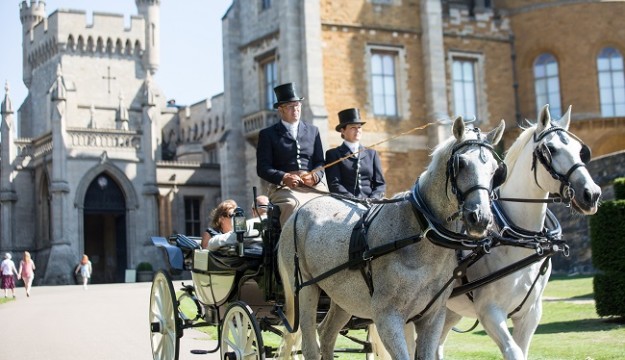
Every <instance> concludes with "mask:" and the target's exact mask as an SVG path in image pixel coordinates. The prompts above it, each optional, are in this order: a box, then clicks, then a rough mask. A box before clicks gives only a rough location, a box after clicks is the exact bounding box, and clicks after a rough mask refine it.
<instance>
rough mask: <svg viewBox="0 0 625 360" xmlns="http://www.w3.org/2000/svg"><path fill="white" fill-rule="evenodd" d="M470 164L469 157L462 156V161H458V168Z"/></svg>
mask: <svg viewBox="0 0 625 360" xmlns="http://www.w3.org/2000/svg"><path fill="white" fill-rule="evenodd" d="M467 164H468V161H467V159H464V158H460V161H458V170H460V169H464V168H465V167H466V166H467Z"/></svg>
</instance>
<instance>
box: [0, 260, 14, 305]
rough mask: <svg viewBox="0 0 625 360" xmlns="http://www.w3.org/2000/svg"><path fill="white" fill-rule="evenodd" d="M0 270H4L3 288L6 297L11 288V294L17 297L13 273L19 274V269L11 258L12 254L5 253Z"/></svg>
mask: <svg viewBox="0 0 625 360" xmlns="http://www.w3.org/2000/svg"><path fill="white" fill-rule="evenodd" d="M0 272H2V284H0V285H2V286H0V287H1V288H2V289H4V297H5V298H6V297H7V296H8V293H9V289H11V294H12V295H13V298H14V299H15V278H14V277H13V275H17V269H16V268H15V263H14V262H13V260H11V254H9V253H6V254H4V260H2V263H0Z"/></svg>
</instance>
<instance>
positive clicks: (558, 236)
mask: <svg viewBox="0 0 625 360" xmlns="http://www.w3.org/2000/svg"><path fill="white" fill-rule="evenodd" d="M492 210H493V215H494V216H495V221H496V222H497V225H498V226H499V229H500V231H499V234H498V235H499V236H497V237H496V239H497V242H498V243H500V244H502V245H512V246H522V247H531V248H535V249H537V251H538V252H540V250H538V249H540V248H541V246H540V245H541V244H545V243H552V242H553V243H560V242H563V241H562V227H561V226H560V222H559V221H558V219H557V218H556V216H555V215H554V214H553V212H551V210H549V209H548V208H547V212H546V214H545V221H544V223H543V228H542V229H541V230H540V231H531V230H527V229H524V228H521V227H519V226H517V225H516V224H514V223H513V222H512V220H510V218H509V217H508V216H507V215H506V213H505V211H504V210H503V208H502V207H501V203H500V202H499V201H493V203H492ZM567 253H568V247H566V251H565V255H568V254H567Z"/></svg>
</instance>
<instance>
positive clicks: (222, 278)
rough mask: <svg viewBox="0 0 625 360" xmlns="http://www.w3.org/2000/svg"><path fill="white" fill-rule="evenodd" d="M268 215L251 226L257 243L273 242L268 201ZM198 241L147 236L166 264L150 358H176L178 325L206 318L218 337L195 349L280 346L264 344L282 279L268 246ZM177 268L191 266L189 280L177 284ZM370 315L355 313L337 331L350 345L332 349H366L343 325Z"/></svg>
mask: <svg viewBox="0 0 625 360" xmlns="http://www.w3.org/2000/svg"><path fill="white" fill-rule="evenodd" d="M276 209H277V208H276ZM268 215H269V216H268V218H266V219H263V220H262V221H261V222H260V223H259V224H260V225H261V226H260V229H258V230H257V231H259V232H260V235H261V236H262V239H263V248H264V249H275V245H276V243H277V241H278V237H279V232H280V226H279V223H278V218H277V217H275V216H274V215H273V208H272V207H271V205H270V207H269V211H268ZM235 218H236V216H235ZM243 219H244V218H243ZM270 222H271V223H273V226H270ZM242 224H243V227H242V228H241V226H237V220H236V219H235V232H237V235H238V236H239V239H241V240H242V238H243V236H244V234H243V233H244V232H245V227H244V226H245V223H244V222H243V223H242ZM237 230H238V231H237ZM257 235H258V234H252V235H249V236H250V237H256V236H257ZM200 241H201V239H200V238H198V237H191V236H186V235H183V234H175V235H172V236H170V237H169V238H167V239H165V238H162V237H152V242H153V243H154V245H156V246H157V247H159V248H161V249H162V250H163V252H164V253H165V255H166V258H167V260H168V263H169V269H167V270H159V271H158V272H156V274H155V276H154V280H153V283H152V289H151V296H150V315H149V316H150V333H151V341H152V352H153V356H154V359H161V360H165V359H178V356H179V349H180V343H179V342H180V338H181V337H182V336H183V332H184V330H185V329H189V328H197V327H205V326H216V327H217V336H218V339H217V340H218V344H217V347H216V348H214V349H212V350H193V351H192V352H194V353H196V354H202V353H213V352H217V351H221V358H223V359H244V358H245V359H264V358H273V357H274V356H275V355H276V352H277V351H278V347H277V346H269V345H265V343H264V341H263V336H262V333H263V332H271V333H274V334H277V335H279V336H282V335H283V330H282V329H281V325H282V320H281V319H280V317H279V315H278V310H277V309H278V308H279V307H280V306H281V305H282V301H283V294H282V289H281V286H282V285H281V281H280V280H279V276H278V271H277V269H276V259H275V256H274V255H273V251H267V250H265V251H262V252H259V251H257V250H256V249H246V248H243V247H242V246H241V247H239V246H233V247H231V248H229V249H227V250H226V249H224V251H208V250H206V249H201V247H200ZM182 271H190V272H191V277H192V282H193V285H184V283H183V285H182V288H181V289H180V290H178V291H176V289H174V286H173V282H172V276H171V275H175V274H180V273H181V272H182ZM182 305H186V306H187V307H189V306H190V305H191V307H192V308H193V311H192V312H193V313H194V314H190V313H189V310H188V309H186V310H185V309H182V308H181V306H182ZM328 306H329V299H327V300H326V301H322V302H321V304H320V308H319V317H320V318H322V317H323V316H324V315H325V312H326V311H327V309H328ZM369 323H370V321H364V320H363V321H360V322H359V321H358V320H357V319H354V321H353V322H351V323H350V324H349V327H348V328H346V329H345V331H344V332H343V334H344V335H345V336H347V337H348V338H350V339H352V340H353V343H354V346H353V347H352V348H347V349H340V350H338V351H343V352H354V353H362V354H366V353H370V352H371V346H370V344H369V343H368V342H366V341H363V340H360V339H358V338H354V337H351V336H349V335H348V332H349V330H354V329H365V328H366V327H367V325H368V324H369Z"/></svg>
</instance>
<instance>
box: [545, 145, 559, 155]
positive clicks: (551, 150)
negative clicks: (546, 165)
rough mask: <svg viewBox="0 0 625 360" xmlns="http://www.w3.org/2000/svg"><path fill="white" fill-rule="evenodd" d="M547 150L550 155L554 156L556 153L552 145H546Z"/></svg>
mask: <svg viewBox="0 0 625 360" xmlns="http://www.w3.org/2000/svg"><path fill="white" fill-rule="evenodd" d="M547 150H549V152H550V153H551V155H554V154H555V153H556V152H557V151H558V150H557V149H556V148H555V147H554V146H553V145H547Z"/></svg>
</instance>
